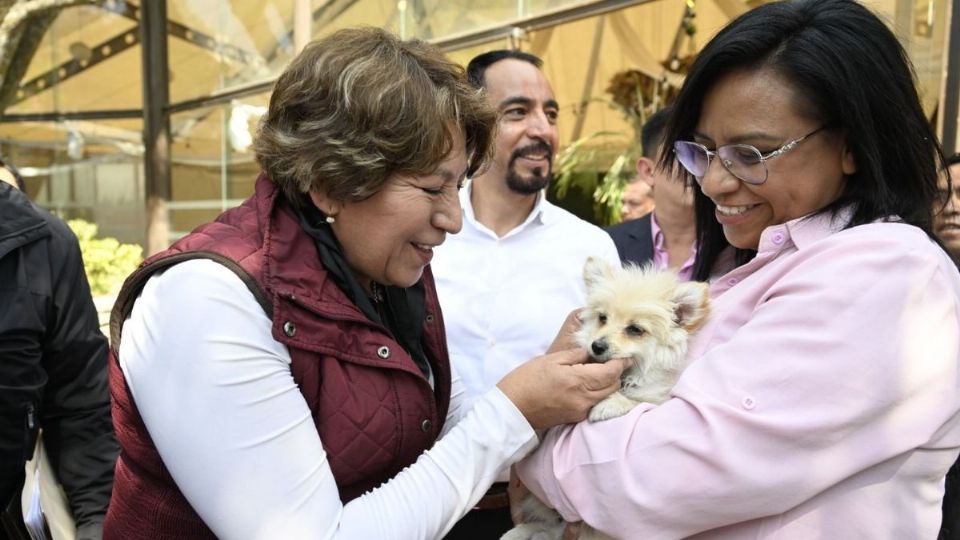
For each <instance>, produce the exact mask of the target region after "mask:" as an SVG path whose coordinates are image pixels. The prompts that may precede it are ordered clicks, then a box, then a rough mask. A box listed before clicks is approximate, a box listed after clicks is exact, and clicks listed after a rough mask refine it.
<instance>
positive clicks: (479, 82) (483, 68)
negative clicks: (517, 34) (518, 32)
mask: <svg viewBox="0 0 960 540" xmlns="http://www.w3.org/2000/svg"><path fill="white" fill-rule="evenodd" d="M508 58H512V59H514V60H522V61H524V62H528V63H530V64H533V65H534V66H535V67H536V68H537V69H540V68H542V67H543V60H541V59H540V57H539V56H537V55H535V54H530V53H525V52H523V51H513V50H510V49H498V50H495V51H487V52H485V53H482V54H478V55H477V56H474V57H473V60H470V63H469V64H467V80H468V81H470V84H472V85H473V86H474V87H476V88H485V87H486V81H485V80H484V75H485V74H486V73H487V68H488V67H490V66H492V65H493V64H496V63H497V62H499V61H501V60H506V59H508Z"/></svg>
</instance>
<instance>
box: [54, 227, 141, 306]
mask: <svg viewBox="0 0 960 540" xmlns="http://www.w3.org/2000/svg"><path fill="white" fill-rule="evenodd" d="M67 225H68V226H69V227H70V229H71V230H73V233H74V234H76V235H77V239H78V240H79V241H80V253H81V254H82V255H83V266H84V270H86V274H87V281H89V282H90V291H91V292H92V293H93V294H94V296H98V295H104V294H111V293H114V292H116V291H117V289H119V288H120V285H122V284H123V280H124V279H126V278H127V276H128V275H130V273H131V272H133V271H134V270H135V269H136V268H137V265H138V264H140V261H142V260H143V248H141V247H140V246H138V245H136V244H121V243H120V242H119V241H118V240H117V239H116V238H111V237H106V238H97V237H96V236H97V226H96V225H95V224H93V223H90V222H88V221H84V220H82V219H71V220H70V221H68V222H67Z"/></svg>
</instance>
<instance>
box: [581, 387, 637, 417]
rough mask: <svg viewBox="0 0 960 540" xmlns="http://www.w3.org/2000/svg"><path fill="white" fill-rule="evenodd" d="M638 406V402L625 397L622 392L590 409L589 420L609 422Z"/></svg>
mask: <svg viewBox="0 0 960 540" xmlns="http://www.w3.org/2000/svg"><path fill="white" fill-rule="evenodd" d="M636 406H637V402H636V401H634V400H632V399H630V398H628V397H627V396H624V395H623V394H621V393H620V392H614V393H612V394H610V395H609V396H607V397H606V398H604V399H603V401H601V402H600V403H597V404H596V405H594V406H593V408H592V409H590V414H589V415H587V420H589V421H591V422H600V421H603V420H609V419H611V418H616V417H618V416H623V415H625V414H627V413H628V412H630V410H631V409H633V408H634V407H636Z"/></svg>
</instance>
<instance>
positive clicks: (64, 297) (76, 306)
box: [0, 163, 118, 540]
mask: <svg viewBox="0 0 960 540" xmlns="http://www.w3.org/2000/svg"><path fill="white" fill-rule="evenodd" d="M0 167H2V168H5V169H9V170H11V171H12V172H13V173H14V174H13V175H12V176H13V177H14V178H16V176H17V175H16V174H15V171H13V170H12V168H9V167H8V166H6V165H3V164H2V163H0ZM2 176H3V177H6V176H7V175H6V174H3V175H2ZM6 180H7V181H0V306H2V308H0V509H7V514H6V516H5V519H6V520H7V521H6V524H9V523H10V521H9V520H10V519H19V516H18V515H17V513H19V498H20V491H21V489H22V487H23V482H24V464H25V462H26V460H28V459H30V457H31V456H32V454H33V450H34V445H35V442H36V438H37V434H38V430H39V429H40V428H42V429H43V440H44V444H45V446H46V448H47V453H48V454H49V457H50V463H51V465H52V467H53V469H54V472H55V474H56V476H57V478H58V480H59V481H60V483H61V484H62V485H63V488H64V491H65V492H66V494H67V498H68V500H69V501H70V508H71V510H72V512H73V516H74V519H75V520H76V524H77V538H79V539H81V540H87V539H99V538H100V537H101V536H102V534H101V528H102V522H103V519H104V516H105V514H106V511H107V504H108V503H109V501H110V492H111V488H112V485H113V466H114V462H115V460H116V456H117V453H118V447H117V443H116V439H115V437H114V433H113V425H112V423H111V419H110V396H109V390H108V387H107V340H106V338H105V336H104V335H103V334H102V333H101V332H100V329H99V325H98V322H97V313H96V309H95V308H94V305H93V299H92V297H91V296H90V287H89V285H88V283H87V278H86V275H85V274H84V270H83V261H82V259H81V256H80V246H79V244H78V242H77V238H76V236H74V235H73V233H72V232H71V231H70V229H69V228H67V226H66V225H65V224H64V223H63V222H62V221H60V220H59V219H57V218H55V217H53V216H52V215H50V214H49V213H47V212H46V211H44V210H42V209H40V208H38V207H37V206H35V205H34V204H33V203H32V202H31V201H30V200H29V199H28V198H27V196H26V195H25V194H24V193H23V192H22V191H20V190H19V189H17V188H15V187H13V186H12V185H10V183H9V178H7V179H6ZM3 532H4V531H0V533H3ZM6 534H7V535H10V534H11V531H10V530H7V531H6Z"/></svg>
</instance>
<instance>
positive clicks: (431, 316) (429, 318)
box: [426, 313, 433, 322]
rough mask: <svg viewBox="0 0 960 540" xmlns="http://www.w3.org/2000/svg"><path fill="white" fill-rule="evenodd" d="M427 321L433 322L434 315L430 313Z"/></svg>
mask: <svg viewBox="0 0 960 540" xmlns="http://www.w3.org/2000/svg"><path fill="white" fill-rule="evenodd" d="M426 320H427V322H433V315H432V314H430V313H428V314H427V317H426Z"/></svg>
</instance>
